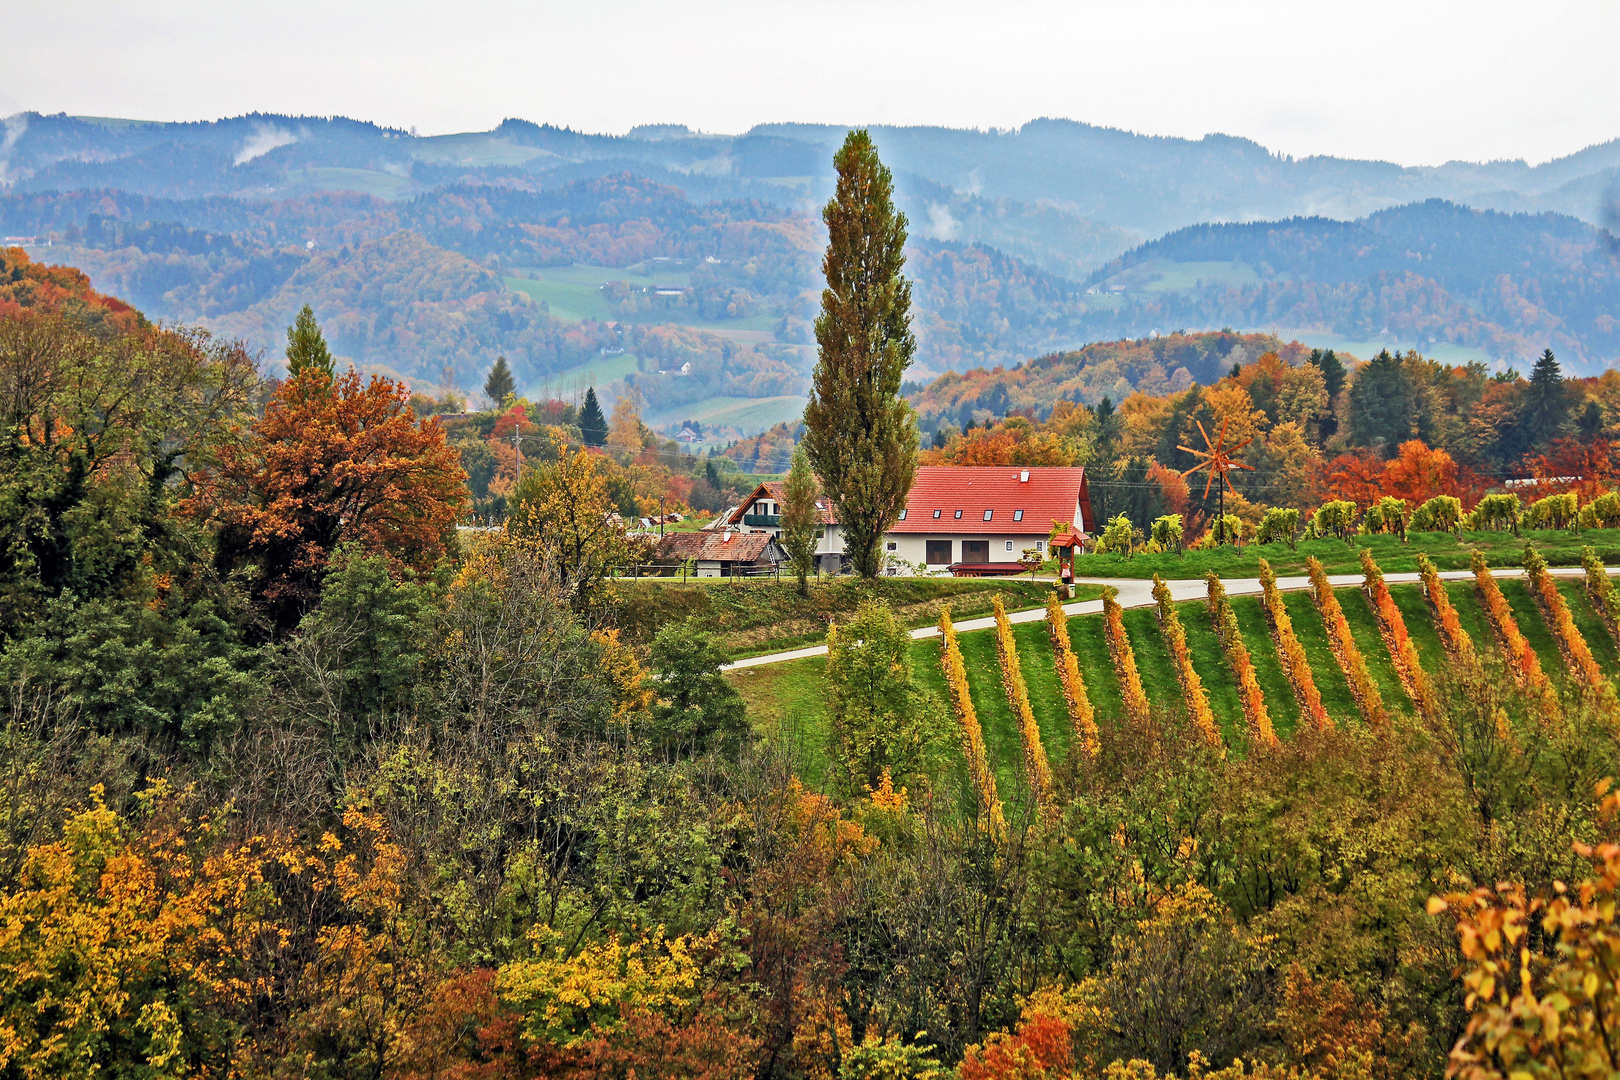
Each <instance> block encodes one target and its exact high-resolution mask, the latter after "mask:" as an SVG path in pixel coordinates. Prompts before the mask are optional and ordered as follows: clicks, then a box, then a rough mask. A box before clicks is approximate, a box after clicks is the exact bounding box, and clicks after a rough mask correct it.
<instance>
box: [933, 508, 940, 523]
mask: <svg viewBox="0 0 1620 1080" xmlns="http://www.w3.org/2000/svg"><path fill="white" fill-rule="evenodd" d="M939 515H940V511H938V510H935V511H934V520H935V521H938V520H939Z"/></svg>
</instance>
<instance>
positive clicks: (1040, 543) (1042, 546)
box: [1035, 540, 1046, 551]
mask: <svg viewBox="0 0 1620 1080" xmlns="http://www.w3.org/2000/svg"><path fill="white" fill-rule="evenodd" d="M1035 550H1036V551H1045V550H1046V541H1045V540H1037V541H1035Z"/></svg>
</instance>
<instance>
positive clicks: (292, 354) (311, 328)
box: [287, 304, 337, 381]
mask: <svg viewBox="0 0 1620 1080" xmlns="http://www.w3.org/2000/svg"><path fill="white" fill-rule="evenodd" d="M306 369H314V370H316V371H324V372H326V378H327V380H328V381H330V380H332V379H333V378H335V377H336V376H337V371H336V370H335V368H334V365H333V363H332V350H330V349H328V348H327V347H326V339H325V338H324V337H322V336H321V328H320V325H319V324H318V323H316V321H315V312H314V311H312V310H311V309H310V306H309V305H308V304H305V305H304V310H303V311H300V312H299V313H298V320H297V321H296V322H294V323H293V324H292V325H291V326H289V327H287V374H288V375H290V376H292V377H293V378H295V379H296V378H298V376H299V373H300V372H303V371H304V370H306Z"/></svg>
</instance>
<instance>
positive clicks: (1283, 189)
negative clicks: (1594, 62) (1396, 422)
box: [0, 113, 1620, 439]
mask: <svg viewBox="0 0 1620 1080" xmlns="http://www.w3.org/2000/svg"><path fill="white" fill-rule="evenodd" d="M4 130H5V138H4V141H3V143H0V244H15V245H17V246H22V247H24V248H25V249H26V250H28V251H29V253H30V255H31V257H32V258H33V259H34V260H35V262H38V263H48V264H56V265H66V266H71V267H76V268H78V269H80V270H82V271H84V272H85V273H86V274H88V275H89V277H90V280H91V282H92V283H93V284H94V286H95V288H97V289H99V290H101V291H102V292H104V293H109V294H114V295H117V296H120V297H124V298H126V299H127V300H129V301H130V302H131V303H132V304H134V305H135V306H137V307H138V308H140V309H141V310H142V311H143V312H145V313H146V314H147V315H148V316H150V317H152V318H154V319H158V320H162V321H168V322H184V323H192V324H199V325H203V326H206V327H208V328H210V329H213V330H216V331H219V332H221V333H226V334H230V335H240V336H242V337H243V338H245V339H246V341H247V343H248V344H249V346H250V347H252V348H254V349H259V350H263V352H264V353H265V354H266V356H267V357H268V358H270V360H271V362H274V358H275V357H276V356H277V355H278V354H279V352H280V349H281V346H282V339H283V335H284V333H285V328H286V325H287V323H288V321H289V320H290V319H291V317H292V314H293V313H294V312H296V311H297V310H299V308H301V307H302V306H303V305H304V304H305V303H308V304H309V305H311V307H312V308H313V309H314V312H315V314H316V316H317V318H318V319H319V320H320V322H321V323H322V325H323V326H325V327H327V328H328V332H329V336H330V340H331V341H332V343H333V346H334V347H335V348H336V349H337V350H338V352H339V354H340V355H342V356H343V357H345V358H346V359H348V360H352V361H354V362H356V363H358V364H360V365H362V366H363V367H368V368H370V369H373V370H378V371H382V372H386V373H391V374H395V375H398V376H400V377H403V378H407V379H409V380H411V381H412V382H413V383H415V384H417V385H419V386H422V387H424V388H426V387H433V386H442V385H444V384H445V383H446V382H448V383H452V384H454V385H455V386H456V387H457V388H458V389H459V390H460V391H462V392H472V393H476V390H477V388H478V387H479V386H481V385H482V379H483V374H484V373H485V372H487V371H488V370H489V367H490V365H491V364H492V363H493V362H494V360H495V357H496V356H497V355H504V356H506V357H507V359H508V362H509V363H510V365H511V367H512V370H513V372H514V375H515V377H516V378H517V380H518V383H519V388H520V390H524V391H534V392H536V393H540V392H560V390H561V389H562V388H578V390H579V391H580V392H582V390H583V387H584V386H585V385H589V384H595V385H597V386H599V387H601V388H602V389H603V390H604V391H605V393H606V394H607V396H608V397H609V398H611V397H613V396H616V395H617V394H618V393H619V392H620V390H623V389H630V388H633V389H635V390H637V391H638V392H639V393H641V394H642V395H643V397H644V398H645V399H646V400H647V401H648V402H650V403H654V404H656V403H662V404H664V405H666V406H667V409H665V410H663V411H658V412H656V413H653V414H649V422H651V423H653V424H654V425H655V426H658V427H660V428H663V429H665V430H668V431H673V430H678V428H673V427H671V425H674V424H680V423H683V422H684V421H686V420H688V419H690V420H696V421H699V422H701V424H702V425H703V427H704V429H705V430H706V431H714V432H717V433H723V435H722V436H721V437H723V438H724V439H731V438H736V437H739V436H744V435H750V434H753V433H757V432H759V431H762V430H764V429H766V428H768V427H770V426H771V425H773V424H776V423H779V422H782V421H785V420H788V419H790V418H793V417H796V416H797V414H798V404H799V402H800V400H801V398H800V397H799V395H801V394H802V392H803V390H804V388H805V387H806V386H807V385H808V376H809V373H810V369H811V366H812V365H813V363H814V359H815V353H814V348H813V341H812V335H811V332H810V327H811V320H812V319H813V318H814V317H815V312H816V308H817V303H818V300H819V296H820V281H819V274H818V263H819V257H820V251H821V247H822V244H823V242H824V232H823V228H822V225H821V222H820V220H819V217H818V214H819V208H820V205H821V203H822V202H823V201H824V200H825V199H826V198H827V196H828V194H829V192H830V190H831V186H832V153H833V148H834V146H835V145H836V143H837V141H838V139H840V138H842V136H843V134H844V131H845V129H844V128H842V127H837V126H831V125H768V126H764V127H760V128H758V129H755V130H754V131H752V132H749V133H747V134H744V135H740V136H730V135H707V134H702V133H694V132H692V131H689V130H688V129H686V128H683V127H680V126H678V125H663V126H657V127H648V128H638V129H635V130H633V131H631V132H630V133H628V134H627V135H622V136H606V135H592V134H588V133H582V132H574V131H568V130H565V129H560V128H557V127H554V126H549V125H541V124H534V123H529V122H527V121H520V120H510V121H507V122H505V123H503V124H501V125H500V126H499V127H497V128H495V129H493V130H491V131H487V132H470V133H465V134H459V135H445V136H432V137H426V136H424V137H418V136H416V135H414V134H412V133H411V132H408V131H399V130H394V129H389V128H384V127H379V126H377V125H373V124H368V123H363V122H358V121H352V120H344V119H341V118H320V117H294V116H272V115H249V116H242V117H235V118H230V119H225V120H219V121H213V122H208V123H195V124H162V123H136V122H131V121H121V120H108V119H97V118H87V117H68V116H60V115H59V116H43V115H39V114H33V113H29V114H19V115H18V116H15V117H11V118H9V119H7V120H6V121H5V129H4ZM873 137H874V139H875V141H876V142H877V144H878V147H879V150H880V152H881V153H882V155H883V158H884V160H885V162H886V163H887V164H888V165H889V166H891V167H892V169H893V170H894V179H895V196H896V200H897V203H898V204H899V207H900V208H901V209H902V210H903V211H904V212H905V213H906V214H907V216H908V218H909V222H910V225H909V231H910V242H909V244H908V248H907V260H908V261H907V273H908V274H909V275H910V276H911V277H912V278H913V280H914V282H915V290H914V294H913V295H914V311H913V314H914V317H915V319H914V325H915V328H916V332H917V337H918V343H919V349H918V353H917V358H916V365H915V367H914V368H913V370H912V371H911V373H910V377H911V378H912V379H913V380H914V381H919V382H922V381H927V380H929V379H932V378H935V377H938V376H940V375H943V374H945V373H947V372H953V371H954V372H966V371H970V370H972V369H974V368H984V369H986V370H991V369H995V368H997V367H1000V368H1002V369H1011V368H1013V367H1014V366H1016V365H1018V364H1020V363H1021V362H1024V361H1027V360H1029V359H1030V358H1032V357H1039V356H1044V355H1047V354H1052V353H1068V352H1072V351H1074V350H1077V349H1081V348H1082V347H1084V346H1086V345H1088V344H1090V343H1094V342H1108V341H1114V340H1118V339H1124V338H1151V337H1153V335H1155V334H1160V335H1169V334H1171V333H1172V332H1173V331H1175V330H1176V329H1178V328H1181V329H1185V330H1187V331H1191V332H1200V331H1214V330H1215V329H1217V328H1221V327H1231V328H1235V329H1236V330H1238V331H1244V332H1264V333H1269V334H1273V335H1275V336H1277V337H1278V338H1280V339H1281V340H1283V341H1288V340H1293V339H1298V340H1300V341H1302V342H1305V343H1306V344H1309V345H1312V346H1322V347H1332V348H1336V349H1340V350H1344V351H1349V352H1351V353H1352V354H1354V355H1358V356H1368V355H1372V354H1373V353H1375V352H1377V351H1378V350H1379V349H1381V348H1385V347H1388V348H1392V349H1397V350H1405V349H1410V348H1417V349H1418V350H1420V351H1422V352H1423V353H1425V355H1433V356H1436V357H1437V358H1440V359H1443V360H1445V361H1446V362H1448V363H1459V362H1463V361H1465V360H1472V359H1482V360H1487V361H1494V362H1496V363H1497V364H1498V365H1499V366H1507V365H1515V366H1517V367H1519V368H1521V369H1523V368H1525V367H1527V365H1528V364H1529V363H1530V362H1531V361H1532V360H1533V358H1534V357H1535V356H1537V355H1539V354H1540V352H1541V351H1542V349H1544V348H1547V347H1549V346H1551V347H1552V348H1554V349H1555V350H1556V351H1557V352H1558V354H1559V356H1560V357H1561V358H1562V360H1563V362H1564V363H1565V364H1566V366H1567V369H1568V370H1570V371H1571V372H1572V373H1587V372H1594V371H1597V370H1600V369H1602V368H1603V367H1606V366H1608V365H1609V364H1611V363H1612V362H1613V360H1614V358H1615V357H1616V356H1620V328H1617V327H1616V326H1615V322H1614V317H1613V313H1614V312H1616V311H1620V304H1617V303H1616V302H1615V301H1616V299H1617V297H1616V292H1615V290H1616V284H1615V281H1616V270H1615V267H1614V264H1613V261H1612V256H1611V251H1610V243H1609V239H1608V234H1607V233H1606V232H1604V231H1603V230H1602V229H1600V228H1599V227H1598V223H1600V222H1602V221H1604V220H1606V219H1605V214H1606V213H1607V210H1606V209H1605V207H1606V206H1607V205H1608V203H1607V202H1606V199H1607V194H1606V193H1608V192H1609V191H1610V189H1611V187H1612V186H1613V185H1614V184H1615V182H1616V176H1617V175H1620V173H1617V169H1620V142H1617V143H1609V144H1604V145H1603V146H1598V147H1592V148H1589V149H1587V150H1584V151H1581V152H1580V153H1577V154H1573V155H1571V156H1569V157H1567V158H1563V159H1560V160H1558V161H1554V162H1549V163H1547V164H1544V165H1540V166H1535V167H1531V166H1528V165H1526V164H1524V163H1523V162H1496V163H1491V164H1487V165H1464V164H1456V163H1453V164H1449V165H1445V166H1441V167H1438V168H1432V169H1411V168H1402V167H1399V166H1395V165H1392V164H1389V163H1385V162H1368V161H1359V162H1358V161H1342V160H1337V159H1327V158H1312V159H1305V160H1299V161H1295V160H1293V159H1290V158H1287V157H1285V156H1282V155H1277V154H1273V153H1270V152H1269V151H1267V150H1266V149H1265V148H1264V147H1261V146H1258V145H1257V144H1255V143H1253V142H1250V141H1248V140H1244V139H1237V138H1231V137H1227V136H1219V135H1211V136H1207V137H1205V138H1202V139H1192V140H1189V139H1167V138H1153V137H1146V136H1139V135H1134V134H1131V133H1128V132H1121V131H1111V130H1108V129H1103V128H1096V127H1091V126H1088V125H1085V124H1078V123H1072V122H1069V121H1058V120H1041V121H1035V122H1032V123H1029V124H1026V125H1024V126H1023V127H1021V128H1019V129H1017V130H1013V131H989V132H980V131H956V130H949V129H944V128H875V129H873ZM1436 198H1443V199H1447V200H1449V202H1437V201H1433V200H1434V199H1436ZM1423 200H1429V201H1423ZM1468 207H1496V208H1497V210H1476V209H1468ZM1509 210H1511V211H1524V213H1518V212H1515V213H1506V212H1501V211H1509ZM1530 211H1534V212H1533V213H1530ZM1301 214H1317V215H1330V216H1317V217H1300V216H1298V215H1301ZM1356 214H1362V215H1365V216H1363V217H1360V218H1359V219H1357V220H1353V221H1348V220H1336V219H1338V218H1350V217H1353V216H1354V215H1356ZM1256 219H1274V220H1267V221H1264V222H1260V223H1255V222H1256ZM1219 221H1236V222H1250V224H1209V223H1210V222H1219ZM1166 230H1174V231H1170V232H1169V233H1168V234H1167V235H1161V234H1164V233H1165V231H1166ZM1155 237H1157V239H1155ZM1144 241H1145V242H1144ZM670 342H678V348H676V347H673V346H670V347H666V346H667V345H668V343H670ZM638 350H639V351H638ZM687 364H690V365H691V366H690V367H689V368H688V367H686V366H685V365H687ZM1182 366H1184V365H1179V364H1178V365H1172V366H1171V367H1170V368H1168V369H1167V370H1166V371H1165V378H1166V379H1169V378H1172V377H1173V376H1174V374H1175V371H1176V369H1177V368H1178V367H1182ZM1195 367H1196V366H1194V367H1188V368H1187V370H1188V371H1189V372H1191V373H1192V375H1193V377H1194V378H1201V376H1199V375H1198V374H1197V371H1196V370H1195ZM1144 371H1145V372H1146V373H1147V374H1149V375H1151V374H1152V369H1150V368H1148V369H1144ZM1150 381H1151V380H1150ZM1093 383H1094V384H1095V385H1097V386H1100V385H1102V384H1103V383H1108V384H1109V385H1110V386H1111V387H1114V388H1115V389H1113V390H1110V391H1109V392H1110V393H1115V394H1116V396H1117V389H1118V387H1119V386H1121V385H1122V384H1120V383H1119V381H1118V378H1116V377H1115V376H1114V375H1112V374H1107V373H1103V374H1100V375H1098V377H1097V378H1096V379H1094V380H1092V382H1090V383H1088V384H1087V385H1088V386H1091V385H1092V384H1093ZM1153 385H1157V384H1156V383H1154V384H1153ZM1129 388H1130V387H1129V386H1127V389H1129ZM1099 393H1100V391H1099Z"/></svg>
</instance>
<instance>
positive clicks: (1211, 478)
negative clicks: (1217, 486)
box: [1204, 469, 1216, 499]
mask: <svg viewBox="0 0 1620 1080" xmlns="http://www.w3.org/2000/svg"><path fill="white" fill-rule="evenodd" d="M1215 477H1216V472H1215V470H1214V469H1211V470H1209V479H1208V480H1207V481H1205V482H1204V498H1206V499H1207V498H1209V489H1210V487H1211V485H1213V484H1214V483H1215Z"/></svg>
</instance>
